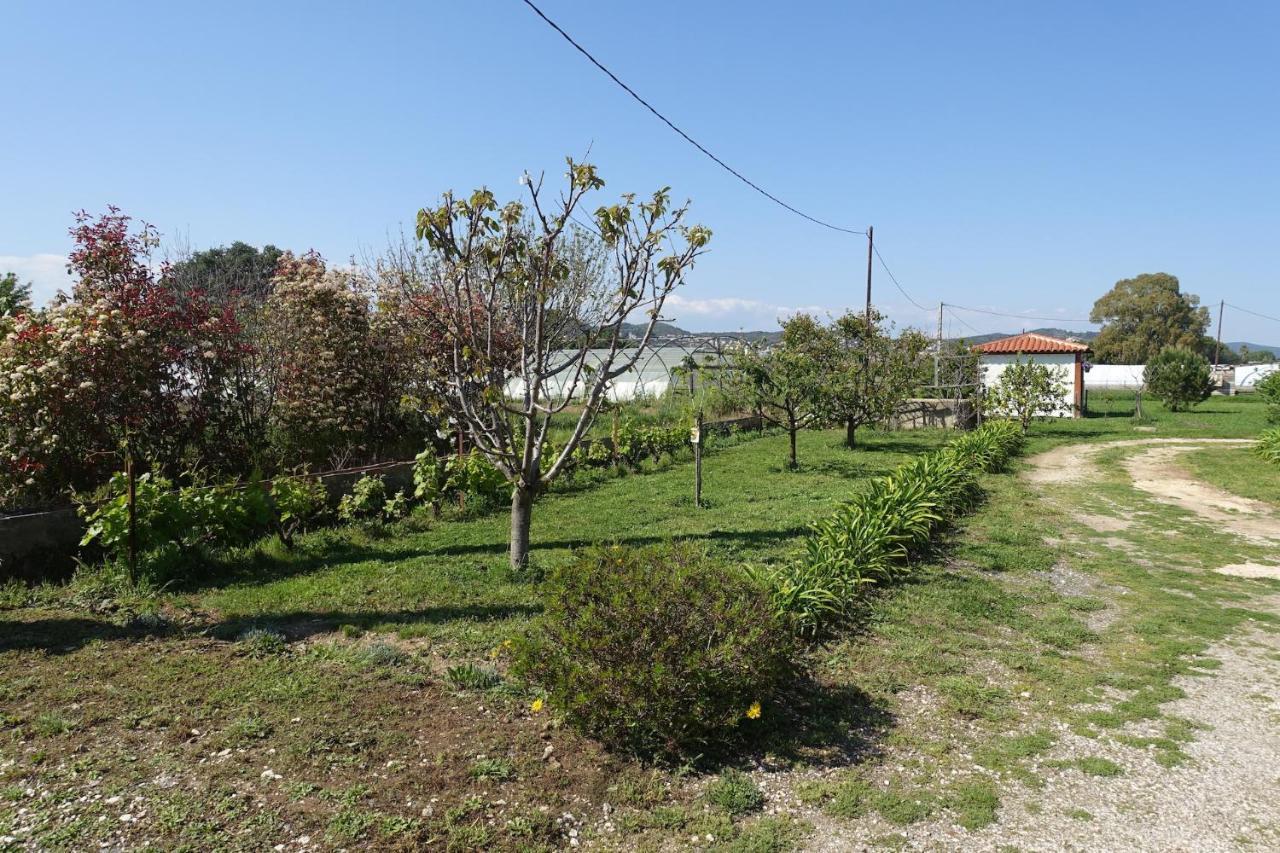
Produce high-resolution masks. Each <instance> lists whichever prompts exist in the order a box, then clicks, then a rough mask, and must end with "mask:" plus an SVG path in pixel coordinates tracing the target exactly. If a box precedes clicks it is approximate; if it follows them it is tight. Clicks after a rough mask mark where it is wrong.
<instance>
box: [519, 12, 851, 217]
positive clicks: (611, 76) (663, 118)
mask: <svg viewBox="0 0 1280 853" xmlns="http://www.w3.org/2000/svg"><path fill="white" fill-rule="evenodd" d="M523 2H524V4H525V5H526V6H528V7H529V8H530V9H532V10H533V11H534V14H536V15H537V16H538V17H539V18H541V19H542V20H543V21H545V22H546V23H547V25H548V26H550V27H551V29H553V30H555V31H556V32H558V33H559V34H560V35H561V36H563V37H564V40H565V41H567V42H569V44H571V45H573V46H574V48H576V49H577V51H578V53H581V54H582V55H583V56H585V57H586V58H587V59H588V60H590V62H591V64H592V65H594V66H595V67H596V68H599V69H600V70H601V71H603V72H604V73H605V74H606V75H607V76H608V77H609V79H610V80H612V81H613V82H614V83H617V84H618V85H619V86H620V87H622V90H623V91H624V92H626V93H627V94H628V95H630V96H631V97H632V98H635V100H636V101H638V102H639V103H640V105H641V106H643V107H644V108H645V109H647V110H648V111H649V112H651V113H653V114H654V115H655V116H657V117H658V119H659V120H660V121H661V122H662V123H663V124H665V125H666V126H667V127H669V128H671V129H672V130H674V131H675V132H676V133H678V134H679V135H680V136H681V137H682V138H683V139H684V140H685V141H686V142H688V143H689V144H690V145H692V146H693V147H694V148H697V149H698V150H699V151H701V152H702V153H703V154H705V155H707V156H708V157H710V158H711V159H712V160H714V161H715V162H716V164H717V165H719V166H720V167H721V168H722V169H724V170H725V171H726V172H728V173H729V174H731V175H733V176H734V177H735V178H737V179H738V180H740V181H742V182H743V183H744V184H746V185H747V186H749V187H751V189H753V190H755V191H756V192H758V193H760V195H762V196H764V197H765V198H767V199H769V200H770V201H772V202H773V203H774V204H777V205H779V206H781V207H783V208H786V209H787V210H789V211H791V212H792V213H794V214H795V215H796V216H799V217H802V218H804V219H807V220H809V221H810V222H813V223H815V224H817V225H821V226H822V227H823V228H830V229H831V230H832V231H840V232H843V233H845V234H856V235H859V236H866V232H865V231H855V230H854V229H852V228H842V227H841V226H839V225H832V224H831V223H830V222H824V221H823V220H821V219H818V218H817V217H816V216H810V215H809V214H807V213H805V212H804V211H802V210H799V209H797V208H795V207H792V206H791V205H789V204H787V203H786V202H785V201H783V200H782V199H780V198H778V197H777V196H776V195H774V194H773V193H771V192H769V191H768V190H766V189H764V188H763V187H761V186H760V185H759V184H757V183H755V182H754V181H752V180H751V179H749V178H747V177H746V176H745V175H743V174H742V173H741V172H739V171H738V170H737V169H735V168H733V167H732V166H730V165H729V164H728V163H726V162H725V161H723V160H721V159H720V158H719V157H717V156H716V155H714V154H712V153H711V152H710V151H709V150H707V148H706V147H705V146H703V145H702V144H701V143H699V142H698V141H697V140H696V139H694V138H693V137H692V136H690V135H689V134H687V133H685V132H684V131H683V130H681V129H680V128H678V127H676V125H675V123H674V122H672V121H671V119H669V118H667V117H666V116H664V115H663V114H662V113H660V112H658V111H657V109H655V108H654V107H653V105H652V104H650V103H649V102H648V101H646V100H645V99H644V98H642V97H640V96H639V95H638V94H636V92H635V90H634V89H632V88H631V87H630V86H628V85H627V84H626V83H624V82H622V80H621V79H619V78H618V75H616V74H614V73H613V72H612V71H610V70H609V69H608V68H606V67H605V66H604V65H603V64H602V63H601V62H600V60H598V59H596V58H595V57H594V56H592V55H591V54H590V53H589V52H588V51H587V49H586V48H585V47H583V46H582V45H580V44H578V43H577V42H576V41H574V40H573V36H571V35H569V34H568V33H566V32H565V31H564V30H563V29H561V28H560V25H559V24H557V23H556V22H555V21H553V20H551V19H550V18H548V17H547V16H546V14H545V13H544V12H543V11H542V10H541V9H539V8H538V7H537V6H535V5H534V4H533V3H532V2H531V0H523Z"/></svg>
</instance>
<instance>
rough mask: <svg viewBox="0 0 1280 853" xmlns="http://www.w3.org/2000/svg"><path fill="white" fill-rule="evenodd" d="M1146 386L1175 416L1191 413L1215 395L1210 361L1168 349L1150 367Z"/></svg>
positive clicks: (1181, 350)
mask: <svg viewBox="0 0 1280 853" xmlns="http://www.w3.org/2000/svg"><path fill="white" fill-rule="evenodd" d="M1142 379H1143V382H1144V383H1145V384H1146V387H1147V391H1148V392H1149V393H1150V394H1151V396H1153V397H1155V398H1156V399H1157V400H1160V401H1161V402H1162V403H1164V404H1165V406H1167V407H1168V409H1169V411H1171V412H1181V411H1185V410H1187V409H1190V408H1191V407H1192V406H1194V405H1195V404H1196V403H1199V402H1201V401H1202V400H1207V399H1208V398H1209V395H1210V394H1211V393H1213V381H1212V378H1211V377H1210V373H1209V362H1208V360H1207V359H1206V358H1205V357H1204V356H1202V355H1199V354H1197V353H1194V352H1192V351H1191V350H1187V349H1178V348H1176V347H1166V348H1165V349H1163V350H1161V351H1160V354H1159V355H1157V356H1156V357H1155V358H1153V359H1151V361H1149V362H1148V363H1147V367H1146V369H1145V370H1144V371H1143V372H1142Z"/></svg>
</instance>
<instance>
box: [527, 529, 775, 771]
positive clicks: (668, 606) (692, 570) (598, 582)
mask: <svg viewBox="0 0 1280 853" xmlns="http://www.w3.org/2000/svg"><path fill="white" fill-rule="evenodd" d="M546 589H547V592H546V610H545V613H544V615H543V617H542V618H541V619H540V620H539V621H538V622H537V623H536V625H535V627H534V628H533V629H532V630H531V631H530V633H529V634H528V635H527V636H526V637H525V638H523V639H522V640H521V641H520V642H518V643H517V647H516V657H515V668H516V673H517V674H518V675H520V676H521V677H523V678H525V679H528V680H530V681H532V682H534V683H536V684H538V685H540V686H541V687H542V688H543V689H544V690H545V691H546V696H547V702H548V704H549V705H550V708H551V710H552V711H554V712H556V713H559V714H562V715H563V716H564V717H565V718H566V719H567V720H568V721H569V722H570V723H571V724H573V725H575V726H577V727H578V728H580V729H582V730H583V731H585V732H587V733H589V734H591V735H593V736H595V737H598V738H600V739H601V740H602V741H604V742H605V743H606V744H608V745H609V746H611V747H614V748H618V749H623V750H627V751H631V752H635V753H638V754H642V755H651V756H652V755H659V756H668V757H678V756H682V755H683V756H688V755H694V754H699V753H702V752H704V751H706V750H707V749H708V748H712V747H714V746H716V745H720V744H724V743H726V742H728V741H731V740H733V739H735V738H737V737H740V736H741V735H742V734H743V733H744V729H745V728H746V727H749V726H751V725H755V724H756V723H755V722H754V718H757V717H759V716H760V715H761V714H762V713H763V714H768V713H769V710H768V708H769V702H770V699H771V698H772V697H773V696H775V695H776V694H777V692H778V691H779V690H780V689H781V688H782V687H783V686H784V685H786V684H788V683H789V682H790V681H791V680H792V678H793V677H794V676H795V674H796V663H795V658H794V656H793V648H794V647H793V642H792V639H791V637H792V634H791V631H790V630H789V628H788V626H787V625H785V624H784V623H783V622H782V621H781V620H780V619H779V618H778V617H777V616H776V615H775V614H774V610H773V605H772V602H771V600H770V595H769V592H768V590H767V589H765V588H764V587H762V586H760V585H759V584H757V583H755V582H753V581H752V580H751V579H750V578H748V577H747V576H746V575H745V574H744V573H743V572H741V571H740V570H738V569H736V568H734V567H731V566H727V565H724V564H722V563H719V562H716V561H714V560H712V559H709V558H708V557H707V556H706V555H705V554H704V553H703V552H701V551H699V550H697V549H695V548H693V547H691V546H688V545H679V544H677V545H666V546H656V547H651V548H644V549H632V548H626V547H621V546H613V547H597V548H594V549H591V550H588V551H585V552H583V553H581V554H580V555H578V557H577V558H576V559H575V560H574V561H573V562H571V563H569V564H568V565H565V566H563V567H561V568H559V569H558V570H556V571H555V572H553V574H552V575H551V576H550V577H549V578H548V581H547V584H546Z"/></svg>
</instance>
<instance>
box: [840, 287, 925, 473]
mask: <svg viewBox="0 0 1280 853" xmlns="http://www.w3.org/2000/svg"><path fill="white" fill-rule="evenodd" d="M829 334H831V335H832V336H833V337H834V339H835V344H836V346H837V352H838V355H839V357H838V358H837V360H836V364H835V368H834V370H833V371H832V372H831V373H830V374H829V376H828V377H827V381H826V383H825V396H826V408H827V410H828V412H829V413H830V416H831V419H832V420H834V421H838V422H842V423H844V428H845V445H846V446H848V447H850V448H852V447H854V446H855V439H856V435H857V429H858V427H861V426H868V425H870V424H877V423H882V422H884V421H886V420H887V419H889V418H890V417H892V415H893V413H894V412H895V411H897V409H898V407H899V406H900V405H902V401H903V400H905V399H907V398H908V397H909V396H911V392H912V391H913V390H915V389H916V388H918V387H919V386H920V385H921V384H922V383H923V382H924V381H925V373H926V370H927V365H926V363H925V360H924V354H925V352H926V351H927V350H928V348H929V341H928V339H927V338H925V336H924V335H922V334H920V333H919V332H917V331H916V330H914V329H904V330H903V331H902V332H901V333H900V334H899V335H898V336H897V337H894V335H893V330H892V329H891V328H890V327H889V326H888V325H887V324H886V323H885V322H884V317H883V315H881V314H880V312H879V311H875V310H873V311H872V312H871V314H870V317H868V316H867V315H865V314H860V313H854V312H852V311H849V312H846V313H845V314H844V315H843V316H841V317H838V318H837V319H836V320H835V321H834V322H833V323H832V324H831V326H830V329H829Z"/></svg>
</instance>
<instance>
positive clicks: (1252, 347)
mask: <svg viewBox="0 0 1280 853" xmlns="http://www.w3.org/2000/svg"><path fill="white" fill-rule="evenodd" d="M1222 343H1223V345H1224V346H1229V347H1231V349H1233V350H1235V351H1236V352H1240V347H1248V348H1249V352H1269V353H1272V354H1273V355H1277V356H1280V345H1276V344H1254V343H1250V342H1248V341H1223V342H1222Z"/></svg>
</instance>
